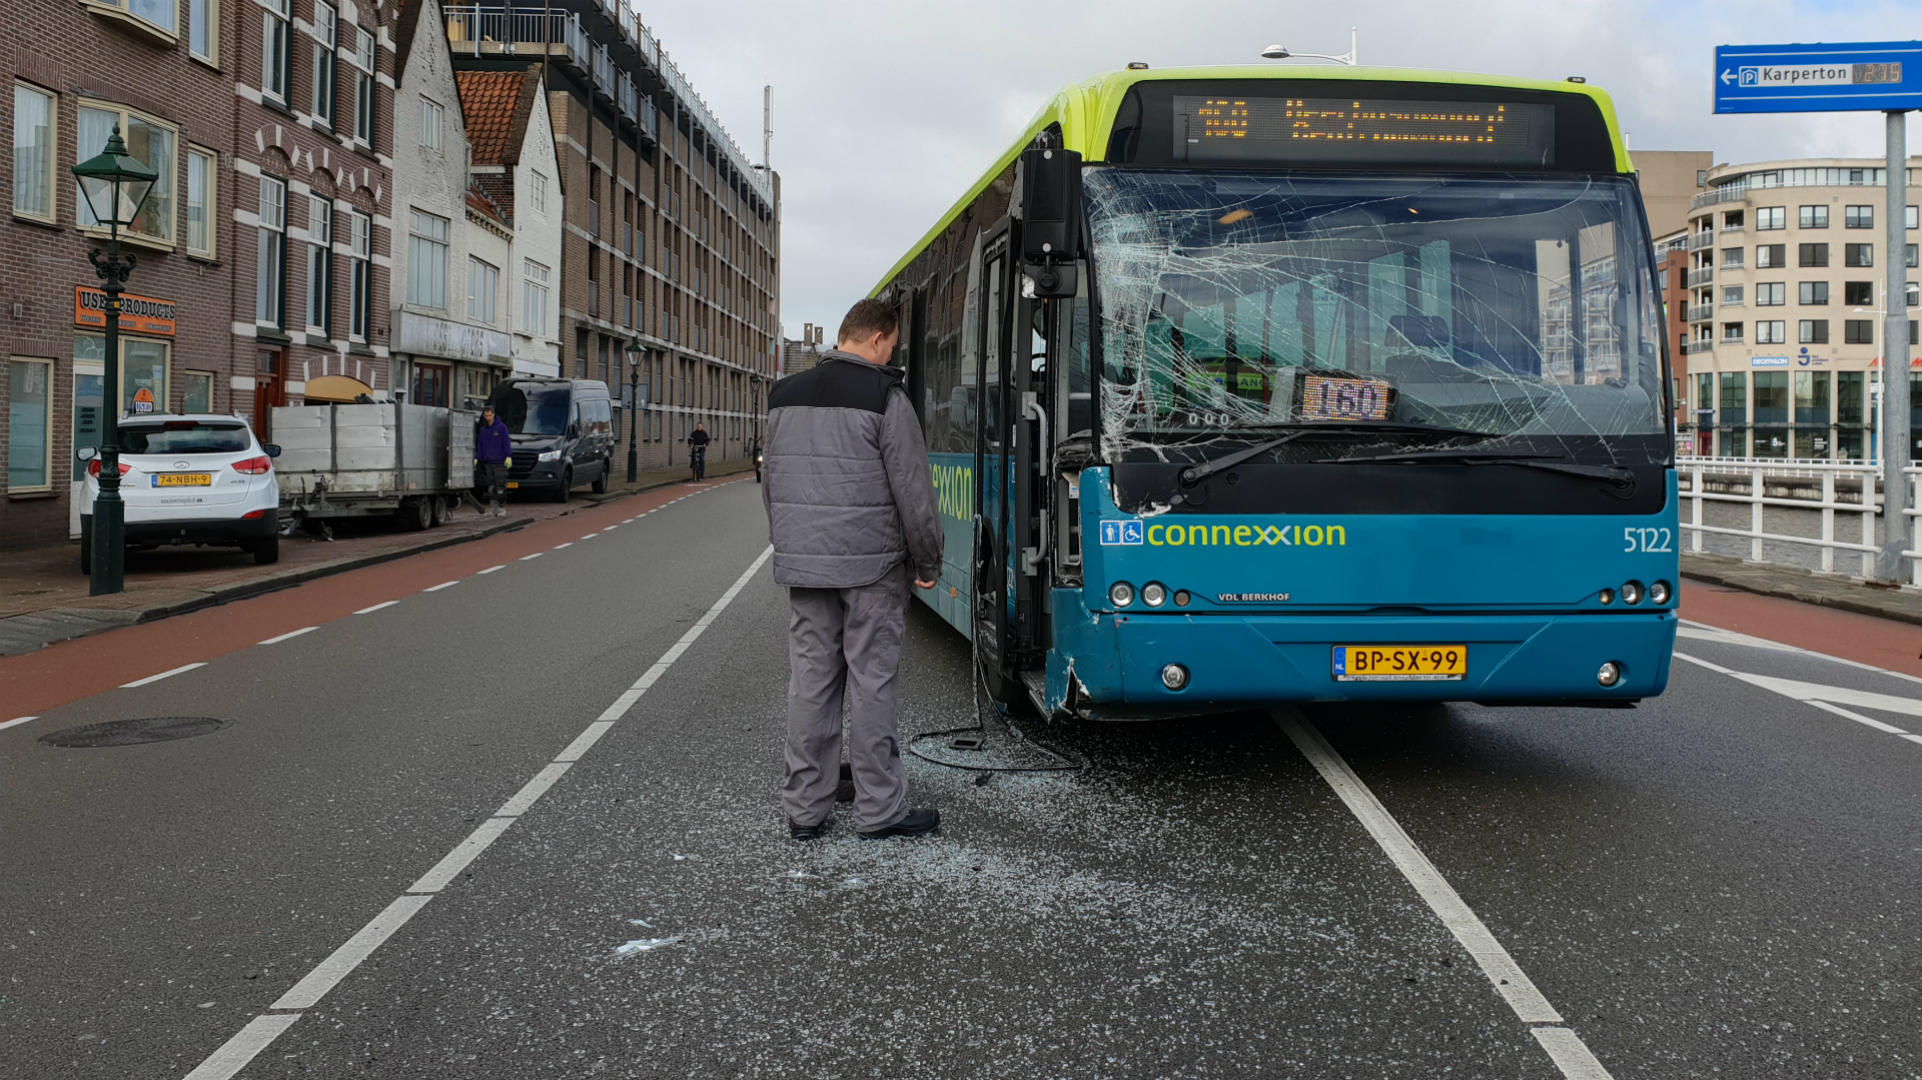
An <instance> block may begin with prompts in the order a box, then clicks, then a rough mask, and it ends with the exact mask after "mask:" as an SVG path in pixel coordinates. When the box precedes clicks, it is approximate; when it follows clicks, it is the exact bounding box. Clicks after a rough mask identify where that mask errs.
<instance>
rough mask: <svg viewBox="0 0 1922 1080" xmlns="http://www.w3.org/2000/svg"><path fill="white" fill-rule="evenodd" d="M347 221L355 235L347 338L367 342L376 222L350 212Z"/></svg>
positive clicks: (371, 310)
mask: <svg viewBox="0 0 1922 1080" xmlns="http://www.w3.org/2000/svg"><path fill="white" fill-rule="evenodd" d="M347 220H348V223H349V227H350V228H351V230H352V232H353V236H352V237H351V240H352V243H353V248H352V250H353V257H352V259H351V260H350V263H351V266H350V268H349V272H350V280H349V281H348V289H349V291H350V296H349V300H348V302H349V304H350V305H351V312H350V313H349V315H348V317H347V336H348V337H350V338H352V339H354V340H355V341H366V340H367V326H368V322H369V320H371V319H372V317H373V313H374V264H373V257H374V219H373V218H371V217H368V216H367V215H366V214H363V213H360V212H358V211H352V210H350V211H348V213H347Z"/></svg>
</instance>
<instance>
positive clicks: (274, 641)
mask: <svg viewBox="0 0 1922 1080" xmlns="http://www.w3.org/2000/svg"><path fill="white" fill-rule="evenodd" d="M318 629H320V627H318V626H303V627H301V628H300V629H298V630H289V631H287V632H286V633H284V634H281V635H280V636H279V637H270V638H268V639H267V640H266V641H256V642H254V644H256V645H278V644H280V643H281V642H283V641H291V640H293V639H294V638H297V637H299V636H300V635H302V634H311V633H313V632H314V631H316V630H318Z"/></svg>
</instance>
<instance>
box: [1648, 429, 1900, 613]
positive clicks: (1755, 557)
mask: <svg viewBox="0 0 1922 1080" xmlns="http://www.w3.org/2000/svg"><path fill="white" fill-rule="evenodd" d="M1675 470H1676V473H1677V474H1678V477H1677V479H1678V482H1679V486H1680V489H1681V495H1682V497H1683V498H1684V499H1686V500H1687V501H1688V503H1689V513H1688V517H1687V519H1686V520H1684V521H1683V522H1682V532H1683V533H1684V534H1685V535H1686V536H1688V537H1689V540H1688V550H1690V551H1696V552H1700V551H1703V550H1705V548H1704V544H1703V538H1704V537H1705V536H1708V535H1719V536H1737V537H1743V538H1745V539H1747V540H1748V542H1749V553H1748V559H1749V561H1751V562H1767V561H1769V560H1768V559H1767V557H1766V554H1765V551H1764V547H1765V545H1766V544H1768V543H1777V544H1794V545H1801V546H1807V547H1813V548H1815V549H1817V551H1818V553H1819V557H1820V569H1821V571H1822V572H1824V573H1836V572H1838V569H1837V564H1836V554H1837V552H1840V553H1842V555H1843V557H1844V558H1845V559H1846V558H1847V557H1848V556H1849V555H1851V554H1853V555H1855V556H1857V557H1859V559H1860V568H1859V570H1850V571H1847V572H1850V573H1854V574H1856V575H1857V576H1860V577H1864V578H1872V577H1874V576H1875V553H1876V552H1877V551H1878V550H1880V545H1878V544H1876V543H1875V530H1876V519H1877V517H1879V516H1880V515H1881V509H1882V497H1881V496H1882V489H1881V483H1880V474H1881V471H1882V466H1881V463H1880V462H1863V461H1833V460H1825V459H1797V458H1718V457H1678V458H1676V459H1675ZM1918 476H1922V465H1911V466H1909V468H1908V469H1907V470H1906V478H1907V483H1908V485H1909V493H1910V497H1909V500H1908V510H1907V511H1906V520H1905V521H1904V523H1903V528H1902V533H1901V535H1902V538H1903V540H1904V549H1905V550H1904V551H1903V552H1902V554H1903V557H1904V558H1905V559H1906V560H1907V563H1908V565H1907V567H1906V572H1905V573H1904V575H1903V576H1904V577H1905V578H1906V581H1905V582H1904V583H1905V584H1911V585H1922V567H1919V566H1918V564H1917V559H1918V558H1922V552H1918V551H1914V550H1909V549H1911V548H1913V547H1914V542H1913V540H1912V539H1911V538H1912V537H1913V536H1914V535H1915V529H1914V521H1915V518H1917V517H1919V516H1922V509H1917V508H1916V505H1915V484H1916V478H1917V477H1918ZM1707 503H1733V504H1747V506H1748V507H1749V522H1748V527H1747V528H1736V527H1733V526H1730V525H1710V524H1708V523H1707V522H1706V521H1705V520H1704V507H1705V504H1707ZM1769 507H1779V508H1783V509H1789V510H1806V511H1816V512H1819V513H1820V514H1821V531H1820V534H1819V535H1816V536H1796V535H1791V534H1788V533H1783V532H1779V531H1776V532H1771V531H1769V530H1768V528H1767V527H1766V524H1765V515H1766V511H1767V509H1768V508H1769ZM1837 514H1843V515H1854V516H1856V517H1857V518H1858V519H1859V521H1860V528H1859V529H1858V530H1857V531H1856V536H1857V539H1856V540H1842V539H1837V537H1836V529H1835V523H1836V515H1837Z"/></svg>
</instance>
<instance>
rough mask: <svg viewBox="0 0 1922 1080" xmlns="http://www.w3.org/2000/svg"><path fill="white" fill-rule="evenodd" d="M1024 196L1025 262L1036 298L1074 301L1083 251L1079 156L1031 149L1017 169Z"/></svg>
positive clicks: (1017, 182) (1024, 154)
mask: <svg viewBox="0 0 1922 1080" xmlns="http://www.w3.org/2000/svg"><path fill="white" fill-rule="evenodd" d="M1016 173H1017V177H1016V187H1017V188H1018V189H1019V191H1020V193H1021V206H1020V211H1019V216H1020V218H1021V260H1022V262H1024V263H1026V264H1027V265H1026V267H1025V270H1026V273H1027V276H1028V278H1029V279H1030V280H1031V281H1033V282H1034V295H1036V296H1038V297H1044V298H1059V297H1070V296H1073V295H1075V293H1076V292H1077V291H1078V282H1077V280H1076V278H1077V275H1076V273H1075V266H1074V264H1075V260H1077V259H1079V258H1081V257H1082V254H1083V253H1082V250H1081V155H1080V154H1078V153H1075V152H1074V151H1072V150H1063V149H1060V148H1059V147H1051V148H1042V147H1030V148H1028V149H1026V150H1023V151H1022V152H1021V158H1020V160H1019V162H1018V164H1017V167H1016Z"/></svg>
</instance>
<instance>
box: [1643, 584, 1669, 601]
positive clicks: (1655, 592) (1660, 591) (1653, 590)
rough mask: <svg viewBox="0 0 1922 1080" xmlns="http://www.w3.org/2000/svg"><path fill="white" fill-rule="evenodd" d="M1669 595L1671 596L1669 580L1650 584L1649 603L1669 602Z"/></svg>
mask: <svg viewBox="0 0 1922 1080" xmlns="http://www.w3.org/2000/svg"><path fill="white" fill-rule="evenodd" d="M1668 597H1669V588H1668V582H1666V581H1658V582H1656V583H1655V584H1653V585H1650V586H1649V587H1648V602H1649V603H1651V604H1666V603H1668Z"/></svg>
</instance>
